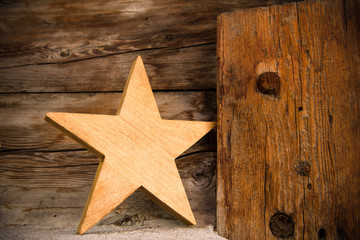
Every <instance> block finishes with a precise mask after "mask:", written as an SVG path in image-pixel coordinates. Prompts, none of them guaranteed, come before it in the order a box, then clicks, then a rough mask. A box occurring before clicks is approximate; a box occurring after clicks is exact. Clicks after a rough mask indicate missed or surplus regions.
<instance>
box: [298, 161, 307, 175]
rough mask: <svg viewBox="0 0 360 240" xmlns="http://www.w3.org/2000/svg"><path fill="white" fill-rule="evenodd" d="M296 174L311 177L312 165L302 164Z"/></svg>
mask: <svg viewBox="0 0 360 240" xmlns="http://www.w3.org/2000/svg"><path fill="white" fill-rule="evenodd" d="M296 172H297V173H298V174H299V175H301V176H303V177H305V176H309V173H310V164H309V163H307V162H300V163H299V164H298V165H297V167H296Z"/></svg>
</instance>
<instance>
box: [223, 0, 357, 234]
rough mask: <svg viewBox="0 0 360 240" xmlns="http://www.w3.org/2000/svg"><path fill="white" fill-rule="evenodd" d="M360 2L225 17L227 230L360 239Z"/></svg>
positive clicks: (296, 6) (316, 4) (280, 8)
mask: <svg viewBox="0 0 360 240" xmlns="http://www.w3.org/2000/svg"><path fill="white" fill-rule="evenodd" d="M359 6H360V4H359V2H358V1H309V2H304V3H298V4H296V3H293V4H287V5H283V6H272V7H267V8H255V9H247V10H242V11H237V12H234V13H227V14H222V15H220V16H219V18H218V72H219V74H218V97H219V98H218V146H219V148H218V168H217V169H218V176H219V178H218V192H217V201H218V210H217V228H218V231H219V233H221V234H222V235H223V236H226V237H229V239H276V238H278V237H292V238H295V239H317V238H319V239H325V238H327V239H358V238H360V231H359V228H358V226H359V224H360V215H359V212H360V190H359V185H360V162H359V161H358V160H359V157H360V151H359V149H360V143H359V142H360V141H359V136H360V132H359V131H360V130H359V129H360V128H359V119H360V116H359V113H360V109H359V107H360V98H359V94H358V93H359V90H360V79H359V76H360V74H359V73H360V72H359V68H358V66H359V64H360V54H359V53H360V51H359V50H360V44H359V41H358V39H359V37H360V31H359V30H360V21H359V15H358V12H359V10H360V9H359ZM266 72H273V73H276V74H277V75H278V76H279V77H280V82H279V84H280V85H277V83H276V80H275V78H272V77H269V76H270V75H268V76H264V75H263V76H262V74H263V73H266ZM260 79H262V80H260Z"/></svg>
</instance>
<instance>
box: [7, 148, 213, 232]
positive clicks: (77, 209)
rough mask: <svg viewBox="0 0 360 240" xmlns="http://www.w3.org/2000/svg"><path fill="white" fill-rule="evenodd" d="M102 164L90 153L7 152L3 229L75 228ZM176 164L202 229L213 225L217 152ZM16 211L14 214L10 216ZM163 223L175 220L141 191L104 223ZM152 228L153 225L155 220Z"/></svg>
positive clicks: (178, 160) (184, 158) (193, 155)
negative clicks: (43, 225)
mask: <svg viewBox="0 0 360 240" xmlns="http://www.w3.org/2000/svg"><path fill="white" fill-rule="evenodd" d="M98 163H99V159H98V158H97V157H96V156H95V155H94V154H91V153H89V152H88V151H84V150H81V151H72V152H69V151H68V152H38V153H34V152H26V151H25V152H24V151H23V152H19V151H17V152H10V153H2V154H1V155H0V187H1V189H2V192H0V205H1V206H5V207H6V208H3V209H2V210H0V211H1V212H3V213H4V214H2V217H1V220H0V226H1V227H5V226H10V225H23V224H28V225H33V226H36V225H38V224H39V221H40V220H41V221H43V222H44V221H45V222H48V221H50V222H52V223H53V224H54V225H52V226H53V227H61V226H62V224H64V222H63V220H65V219H66V217H67V216H68V217H69V215H70V219H67V221H71V220H73V222H72V223H71V222H70V225H76V224H77V222H78V220H79V219H80V217H81V211H82V209H83V206H84V204H85V202H86V199H87V195H88V193H89V191H90V187H91V184H92V180H93V178H94V176H95V172H96V169H97V166H98ZM176 164H177V166H178V168H179V172H180V175H181V177H182V180H183V183H184V187H185V190H186V192H187V194H188V198H189V201H190V204H191V206H192V209H193V212H194V215H195V217H196V219H197V222H198V226H206V225H209V224H211V225H213V224H214V223H215V183H216V176H215V170H216V153H215V152H202V153H194V154H189V155H186V156H183V157H179V158H178V159H177V160H176ZM45 196H46V197H45ZM10 209H11V210H12V211H9V210H10ZM41 209H46V210H45V211H44V212H43V217H42V218H41V219H38V220H36V219H33V217H35V216H37V217H39V215H40V213H41ZM60 209H63V211H60ZM149 209H151V211H149ZM71 212H73V213H72V214H71ZM45 213H46V214H45ZM54 215H56V216H55V217H56V218H57V220H58V221H54V219H52V218H55V217H54ZM126 218H129V219H128V220H126ZM162 218H163V219H173V220H174V218H173V217H171V216H170V215H169V214H167V212H166V211H164V210H163V209H161V208H160V207H158V206H157V205H155V204H154V203H153V202H152V201H151V200H149V199H148V198H146V197H145V196H143V194H142V193H141V192H137V193H136V194H134V196H131V197H130V198H129V199H128V200H126V201H125V202H124V203H122V204H121V205H120V206H119V207H118V208H117V209H116V210H114V211H113V213H112V214H111V215H110V216H109V217H107V218H106V219H105V220H103V224H112V223H116V224H117V225H119V226H121V225H134V224H135V225H141V224H143V223H144V221H145V222H147V221H150V220H154V219H162ZM62 219H63V220H62ZM130 221H131V222H130ZM146 224H147V225H148V224H150V225H151V224H152V223H151V221H150V222H147V223H146Z"/></svg>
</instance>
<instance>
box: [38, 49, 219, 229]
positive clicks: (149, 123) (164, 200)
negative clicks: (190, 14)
mask: <svg viewBox="0 0 360 240" xmlns="http://www.w3.org/2000/svg"><path fill="white" fill-rule="evenodd" d="M45 120H46V121H47V122H49V123H50V124H52V125H54V126H55V127H57V128H59V129H60V130H61V131H63V132H64V133H65V134H67V135H68V136H70V137H71V138H73V139H74V140H76V141H78V142H79V143H81V144H82V145H84V146H85V147H86V148H87V149H89V150H91V151H92V152H94V153H95V154H96V155H97V156H99V157H100V159H101V160H100V164H99V167H98V170H97V172H96V175H95V179H94V182H93V185H92V188H91V191H90V194H89V197H88V200H87V203H86V206H85V209H84V212H83V215H82V217H81V220H80V223H79V226H78V229H77V233H79V234H83V233H84V232H86V231H87V230H88V229H89V228H91V227H92V226H93V225H95V224H96V223H97V222H99V221H100V220H101V219H102V218H103V217H104V216H106V215H107V214H108V213H110V212H111V211H112V210H113V209H114V208H115V207H117V206H118V205H119V204H120V203H121V202H122V201H124V200H125V199H126V198H127V197H128V196H129V195H131V194H132V193H133V192H134V191H135V190H137V189H141V190H142V192H144V193H145V194H146V195H147V196H148V197H149V198H151V199H152V200H153V201H155V202H156V203H158V204H159V205H160V206H162V207H163V208H165V209H166V210H167V211H168V212H169V213H171V214H172V215H173V216H175V217H176V218H178V219H179V220H180V221H182V222H184V223H186V224H196V222H195V218H194V215H193V213H192V211H191V208H190V204H189V202H188V199H187V197H186V193H185V190H184V187H183V185H182V182H181V179H180V175H179V172H178V170H177V167H176V164H175V158H176V157H177V156H179V155H180V154H181V153H182V152H184V151H185V150H186V149H188V148H189V147H190V146H192V145H193V144H194V143H195V142H197V141H198V140H199V139H200V138H201V137H203V136H204V135H205V134H206V133H208V132H209V131H210V130H211V129H212V128H213V127H215V123H214V122H196V121H180V120H165V119H161V116H160V113H159V110H158V108H157V105H156V101H155V98H154V95H153V92H152V90H151V87H150V83H149V80H148V77H147V74H146V71H145V67H144V65H143V62H142V59H141V57H140V56H138V57H137V58H136V60H135V61H134V62H133V64H132V67H131V71H130V74H129V77H128V79H127V82H126V86H125V89H124V93H123V95H122V98H121V102H120V106H119V108H118V111H117V114H116V115H98V114H80V113H48V114H46V117H45Z"/></svg>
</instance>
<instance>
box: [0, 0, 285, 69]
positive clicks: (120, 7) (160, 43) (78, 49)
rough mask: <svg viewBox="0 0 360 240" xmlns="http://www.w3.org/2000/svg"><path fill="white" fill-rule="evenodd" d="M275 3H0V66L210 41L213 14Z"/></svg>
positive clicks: (65, 0) (213, 31)
mask: <svg viewBox="0 0 360 240" xmlns="http://www.w3.org/2000/svg"><path fill="white" fill-rule="evenodd" d="M278 2H283V1H280V0H279V1H265V0H258V1H247V0H245V1H222V2H219V1H215V0H211V1H198V2H189V1H183V0H172V1H165V0H161V1H150V0H147V1H130V2H129V1H115V0H101V1H94V0H86V1H81V2H74V1H69V0H61V1H58V0H53V1H37V2H28V1H14V2H12V1H7V2H3V3H1V5H0V22H1V23H2V24H1V28H0V36H1V38H0V53H1V55H0V67H1V68H4V67H13V66H20V65H28V64H39V63H57V62H69V61H75V60H79V59H87V58H92V57H100V56H107V55H111V54H117V53H125V52H130V51H138V50H144V49H156V48H179V47H186V46H192V45H198V44H204V43H209V42H212V43H215V41H216V16H217V15H218V14H220V13H222V12H226V11H233V10H235V9H237V8H238V9H239V8H244V7H250V6H264V5H269V4H273V3H278ZM169 6H171V7H169Z"/></svg>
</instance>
